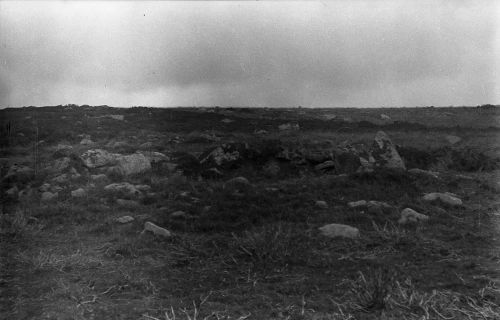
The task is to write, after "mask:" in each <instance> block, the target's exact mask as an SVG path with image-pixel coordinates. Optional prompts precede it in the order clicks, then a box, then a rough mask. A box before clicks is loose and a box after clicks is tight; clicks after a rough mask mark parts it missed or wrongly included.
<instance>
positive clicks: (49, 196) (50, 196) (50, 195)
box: [40, 191, 58, 202]
mask: <svg viewBox="0 0 500 320" xmlns="http://www.w3.org/2000/svg"><path fill="white" fill-rule="evenodd" d="M57 196H58V194H57V193H52V192H50V191H45V192H43V193H42V195H41V197H40V199H41V200H42V201H43V202H49V201H52V200H54V199H55V198H57Z"/></svg>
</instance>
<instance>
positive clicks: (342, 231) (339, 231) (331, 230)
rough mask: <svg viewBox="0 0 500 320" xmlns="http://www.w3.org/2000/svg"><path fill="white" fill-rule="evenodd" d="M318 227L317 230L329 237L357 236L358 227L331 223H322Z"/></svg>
mask: <svg viewBox="0 0 500 320" xmlns="http://www.w3.org/2000/svg"><path fill="white" fill-rule="evenodd" d="M318 229H319V231H321V234H322V235H324V236H325V237H329V238H336V237H342V238H350V239H355V238H358V237H359V230H358V228H354V227H351V226H348V225H345V224H337V223H332V224H327V225H324V226H322V227H321V228H318Z"/></svg>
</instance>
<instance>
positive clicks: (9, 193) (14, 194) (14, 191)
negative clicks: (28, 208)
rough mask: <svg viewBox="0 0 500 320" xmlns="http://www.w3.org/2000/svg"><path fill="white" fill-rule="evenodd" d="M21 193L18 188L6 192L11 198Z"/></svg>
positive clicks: (14, 187)
mask: <svg viewBox="0 0 500 320" xmlns="http://www.w3.org/2000/svg"><path fill="white" fill-rule="evenodd" d="M18 193H19V189H18V188H17V186H13V187H12V188H9V189H7V191H5V194H6V195H8V196H9V197H17V194H18Z"/></svg>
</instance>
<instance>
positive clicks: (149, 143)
mask: <svg viewBox="0 0 500 320" xmlns="http://www.w3.org/2000/svg"><path fill="white" fill-rule="evenodd" d="M152 147H153V143H152V142H151V141H147V142H144V143H143V144H141V145H140V146H139V148H140V149H146V150H147V149H151V148H152Z"/></svg>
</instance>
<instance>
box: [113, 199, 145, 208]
mask: <svg viewBox="0 0 500 320" xmlns="http://www.w3.org/2000/svg"><path fill="white" fill-rule="evenodd" d="M116 204H118V205H119V206H122V207H126V208H137V207H139V206H140V204H139V202H137V201H134V200H126V199H116Z"/></svg>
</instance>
